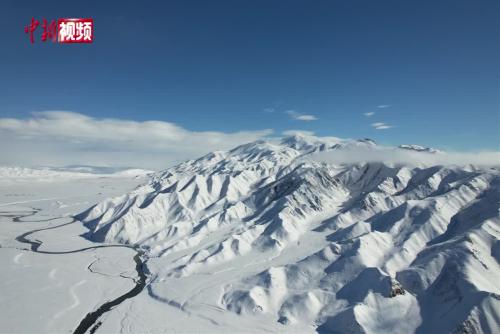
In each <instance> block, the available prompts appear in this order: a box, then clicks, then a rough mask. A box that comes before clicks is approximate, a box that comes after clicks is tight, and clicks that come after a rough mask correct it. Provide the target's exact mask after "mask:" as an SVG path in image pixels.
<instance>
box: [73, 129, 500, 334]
mask: <svg viewBox="0 0 500 334" xmlns="http://www.w3.org/2000/svg"><path fill="white" fill-rule="evenodd" d="M359 147H362V148H363V149H367V150H370V149H376V148H377V145H376V144H375V143H374V142H373V141H371V140H368V139H365V140H358V141H356V140H347V141H342V140H338V139H336V138H316V137H305V136H294V137H288V138H285V139H283V140H282V141H281V142H265V141H257V142H254V143H250V144H246V145H242V146H239V147H237V148H235V149H233V150H231V151H229V152H213V153H210V154H208V155H206V156H204V157H202V158H200V159H198V160H194V161H187V162H184V163H181V164H179V165H177V166H175V167H173V168H170V169H168V170H165V171H163V172H160V173H157V174H155V175H153V177H152V180H151V182H149V183H148V184H147V185H145V186H142V187H139V188H137V189H136V190H134V191H132V192H130V193H128V194H125V195H122V196H119V197H116V198H112V199H108V200H105V201H103V202H101V203H99V204H98V205H96V206H94V207H92V208H90V209H89V210H87V211H86V212H84V213H82V214H81V215H80V217H79V218H80V219H81V220H82V221H84V223H85V224H86V226H87V227H88V228H89V234H88V236H89V237H90V238H92V239H94V240H97V241H103V242H121V243H130V244H140V245H142V246H144V247H146V248H148V249H149V254H150V257H151V260H150V261H149V265H148V266H149V270H150V272H151V276H152V277H151V282H150V288H149V293H150V295H151V296H152V297H154V298H156V299H157V300H160V301H164V302H166V303H168V304H169V305H177V307H178V308H179V309H180V310H182V311H184V312H188V313H189V314H191V313H198V314H204V316H205V317H218V316H220V315H219V314H220V313H218V312H215V313H214V311H213V310H214V309H217V310H219V311H221V310H222V311H224V312H225V313H227V312H230V313H233V314H235V315H237V316H239V317H240V318H241V319H242V323H244V322H243V319H253V320H252V321H254V322H253V323H255V321H258V322H259V323H260V324H266V323H268V324H269V326H275V325H276V324H279V326H284V327H283V328H284V330H285V331H294V330H297V331H302V330H303V329H304V328H309V329H311V330H317V331H319V332H322V331H324V332H341V333H347V332H353V333H357V332H371V333H411V332H418V333H429V332H439V333H446V332H458V333H475V332H479V333H481V332H484V333H489V332H493V331H495V328H498V327H499V324H500V298H499V297H500V286H499V285H498V284H497V281H498V279H500V269H499V264H498V261H499V260H500V243H499V241H498V237H499V235H500V228H499V222H500V220H499V217H498V212H499V209H500V207H499V203H500V172H499V170H498V169H497V168H471V167H467V168H463V167H459V166H415V165H402V164H384V163H380V162H377V163H357V164H339V165H332V164H329V163H324V162H320V161H317V160H316V159H314V158H313V157H314V155H315V154H317V153H318V152H325V151H331V152H332V154H335V152H341V151H348V150H351V149H353V148H359ZM415 147H416V146H414V147H413V146H412V147H407V146H403V147H400V148H394V149H395V150H408V149H411V150H414V151H416V152H417V154H429V153H435V151H434V150H431V149H425V148H420V147H417V148H415ZM418 152H420V153H418ZM172 284H176V285H177V286H179V287H180V288H179V291H172V289H171V288H169V285H172ZM225 313H224V314H225ZM214 321H217V319H214ZM251 323H252V322H251ZM268 328H275V327H268ZM287 328H288V329H287Z"/></svg>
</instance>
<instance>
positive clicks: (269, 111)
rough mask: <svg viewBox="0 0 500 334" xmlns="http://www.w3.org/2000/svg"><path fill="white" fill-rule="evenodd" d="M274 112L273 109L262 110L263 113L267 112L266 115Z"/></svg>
mask: <svg viewBox="0 0 500 334" xmlns="http://www.w3.org/2000/svg"><path fill="white" fill-rule="evenodd" d="M275 111H276V109H274V108H264V112H267V113H273V112H275Z"/></svg>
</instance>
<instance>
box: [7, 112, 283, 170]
mask: <svg viewBox="0 0 500 334" xmlns="http://www.w3.org/2000/svg"><path fill="white" fill-rule="evenodd" d="M272 132H273V131H272V130H270V129H264V130H259V131H239V132H233V133H225V132H217V131H200V132H197V131H190V130H187V129H185V128H183V127H180V126H178V125H176V124H174V123H170V122H163V121H144V122H137V121H132V120H123V119H112V118H104V119H98V118H93V117H89V116H86V115H83V114H79V113H75V112H66V111H46V112H37V113H33V115H32V117H31V118H28V119H18V118H0V141H1V142H2V143H9V145H2V146H1V148H0V164H9V165H13V164H21V165H67V164H90V165H103V166H134V167H147V168H164V167H168V166H169V165H171V164H173V163H175V162H179V161H182V160H185V159H188V158H196V157H198V156H199V155H201V154H204V153H207V152H210V151H213V150H225V149H230V148H232V147H234V146H236V145H239V144H242V143H245V142H250V141H253V140H256V139H259V138H262V137H265V136H268V135H270V134H272Z"/></svg>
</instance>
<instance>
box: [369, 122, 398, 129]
mask: <svg viewBox="0 0 500 334" xmlns="http://www.w3.org/2000/svg"><path fill="white" fill-rule="evenodd" d="M371 125H372V127H374V128H375V129H376V130H387V129H390V128H393V127H394V126H392V125H389V124H386V123H382V122H376V123H372V124H371Z"/></svg>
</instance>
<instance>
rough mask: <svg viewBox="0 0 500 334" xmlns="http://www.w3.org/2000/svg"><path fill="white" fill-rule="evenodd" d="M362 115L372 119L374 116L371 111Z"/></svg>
mask: <svg viewBox="0 0 500 334" xmlns="http://www.w3.org/2000/svg"><path fill="white" fill-rule="evenodd" d="M363 115H365V116H366V117H372V116H373V115H375V112H373V111H370V112H365V113H363Z"/></svg>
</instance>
